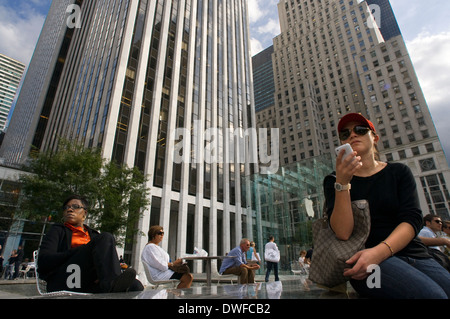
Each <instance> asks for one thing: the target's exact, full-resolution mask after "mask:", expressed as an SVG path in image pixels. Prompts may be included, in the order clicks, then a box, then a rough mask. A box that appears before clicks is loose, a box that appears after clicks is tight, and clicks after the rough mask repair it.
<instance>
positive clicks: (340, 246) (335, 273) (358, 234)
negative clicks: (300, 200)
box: [309, 200, 370, 289]
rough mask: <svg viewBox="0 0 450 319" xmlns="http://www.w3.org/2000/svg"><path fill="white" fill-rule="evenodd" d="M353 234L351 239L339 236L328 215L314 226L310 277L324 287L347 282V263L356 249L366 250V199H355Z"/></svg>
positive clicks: (367, 226)
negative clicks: (335, 232) (337, 236)
mask: <svg viewBox="0 0 450 319" xmlns="http://www.w3.org/2000/svg"><path fill="white" fill-rule="evenodd" d="M352 210H353V217H354V226H353V233H352V235H351V236H350V238H349V239H348V240H339V239H337V238H336V235H335V234H334V232H333V230H331V227H330V225H329V222H328V218H327V216H326V215H325V216H324V217H323V218H321V219H318V220H317V221H315V222H314V223H313V225H312V232H313V243H314V251H313V255H312V259H311V266H310V269H309V279H310V280H311V281H313V282H315V283H316V284H318V285H320V286H324V287H326V288H330V289H331V288H334V287H336V286H339V285H341V284H343V283H345V282H346V281H347V280H348V279H349V278H346V277H344V275H343V273H344V268H349V265H347V264H346V263H345V261H346V260H348V259H349V258H350V257H352V256H353V255H354V254H355V253H356V252H358V251H360V250H362V249H364V244H365V242H366V240H367V237H368V236H369V231H370V211H369V203H368V202H367V201H366V200H357V201H353V202H352Z"/></svg>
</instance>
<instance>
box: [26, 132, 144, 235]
mask: <svg viewBox="0 0 450 319" xmlns="http://www.w3.org/2000/svg"><path fill="white" fill-rule="evenodd" d="M26 169H27V171H28V172H27V173H26V174H22V175H21V177H20V182H21V184H22V194H23V196H22V199H21V201H20V206H19V207H20V212H21V214H22V216H23V217H26V218H28V219H45V218H48V217H51V220H52V221H56V222H58V221H61V219H62V202H63V201H64V199H65V198H66V197H68V196H69V195H72V194H78V195H81V196H84V197H86V198H87V199H88V201H89V203H90V207H89V209H88V219H89V220H88V222H89V224H90V226H92V227H94V228H96V229H99V230H100V231H104V232H110V233H112V234H114V235H115V236H116V238H117V240H118V243H119V244H122V239H123V238H124V235H125V232H127V233H128V234H129V235H130V234H132V233H130V229H133V231H134V232H136V231H138V230H135V229H134V228H135V225H136V223H137V221H138V220H139V218H140V216H141V212H142V211H143V209H144V208H146V207H147V206H148V205H149V204H150V202H149V189H148V188H147V187H146V182H147V178H146V176H144V175H143V174H142V173H141V172H140V171H139V170H138V169H137V168H129V167H127V166H126V165H118V164H117V163H114V162H111V161H107V160H105V159H103V158H102V156H101V153H100V151H99V150H98V149H90V148H84V147H83V146H81V145H77V144H73V143H69V142H67V141H64V140H61V141H60V147H59V150H58V151H57V152H54V153H52V152H41V153H38V154H37V155H36V156H35V157H34V158H33V159H31V160H30V162H29V164H28V166H27V168H26ZM127 228H128V230H127Z"/></svg>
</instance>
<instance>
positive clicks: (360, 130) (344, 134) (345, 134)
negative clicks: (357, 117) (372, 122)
mask: <svg viewBox="0 0 450 319" xmlns="http://www.w3.org/2000/svg"><path fill="white" fill-rule="evenodd" d="M352 131H353V132H355V133H356V134H358V135H359V136H363V135H366V134H367V132H369V131H370V128H368V127H367V126H362V125H356V126H355V127H354V128H353V129H352V130H350V129H348V128H347V129H344V130H342V131H340V132H339V139H340V140H341V141H345V140H346V139H348V138H349V137H350V135H351V134H352Z"/></svg>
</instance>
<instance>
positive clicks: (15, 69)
mask: <svg viewBox="0 0 450 319" xmlns="http://www.w3.org/2000/svg"><path fill="white" fill-rule="evenodd" d="M24 71H25V64H23V63H21V62H19V61H16V60H14V59H11V58H9V57H7V56H6V55H3V54H1V53H0V132H2V131H3V130H4V129H5V127H6V124H7V120H8V114H9V111H10V110H11V107H12V105H13V102H14V97H15V96H16V92H17V90H18V88H19V85H20V80H21V79H22V76H23V72H24Z"/></svg>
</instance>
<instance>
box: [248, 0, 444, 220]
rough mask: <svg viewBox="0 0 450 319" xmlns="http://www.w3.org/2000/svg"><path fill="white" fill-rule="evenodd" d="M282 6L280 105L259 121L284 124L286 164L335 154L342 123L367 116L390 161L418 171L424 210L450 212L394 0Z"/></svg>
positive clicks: (277, 49) (287, 0)
mask: <svg viewBox="0 0 450 319" xmlns="http://www.w3.org/2000/svg"><path fill="white" fill-rule="evenodd" d="M278 11H279V17H280V26H281V34H280V35H279V36H277V37H276V38H274V40H273V43H274V53H273V55H272V63H273V70H274V82H275V83H274V85H275V90H274V91H275V106H274V107H273V108H267V109H264V110H262V111H258V112H257V119H258V126H259V127H279V128H280V157H281V158H280V160H281V164H282V165H287V164H291V163H295V162H298V161H302V160H305V159H309V158H313V157H316V156H322V155H324V154H328V153H331V154H333V153H334V148H335V147H336V146H338V145H339V144H340V141H339V139H338V135H337V123H338V122H339V119H340V118H341V117H342V116H343V115H345V114H346V113H349V112H358V113H362V114H363V115H365V116H367V117H368V118H370V119H371V120H372V121H373V122H374V124H375V125H376V127H377V129H378V132H379V134H380V138H381V139H380V141H381V142H380V143H379V151H380V155H381V158H382V160H387V161H399V162H403V163H405V164H407V165H408V166H409V167H410V168H411V169H412V171H413V173H414V176H415V177H416V182H417V186H418V193H419V197H420V200H421V206H422V210H423V213H424V215H425V214H428V213H435V214H439V215H441V216H442V217H443V218H449V217H450V216H449V208H450V206H449V203H450V196H449V193H448V190H447V189H448V185H449V183H450V170H449V167H448V163H447V161H446V158H445V155H444V152H443V149H442V146H441V143H440V141H439V137H438V135H437V132H436V129H435V127H434V124H433V120H432V118H431V114H430V111H429V109H428V106H427V103H426V101H425V98H424V96H423V93H422V91H421V88H420V84H419V82H418V80H417V76H416V74H415V72H414V67H413V65H412V62H411V59H410V57H409V55H408V52H407V49H406V46H405V43H404V40H403V38H402V36H401V33H400V30H399V27H398V25H397V22H396V20H395V16H394V15H393V12H392V8H391V7H390V4H389V1H388V0H380V1H352V0H311V1H300V0H282V1H280V2H279V3H278ZM372 13H373V14H372ZM377 13H380V14H377ZM379 19H381V20H379ZM255 82H256V79H255Z"/></svg>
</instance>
